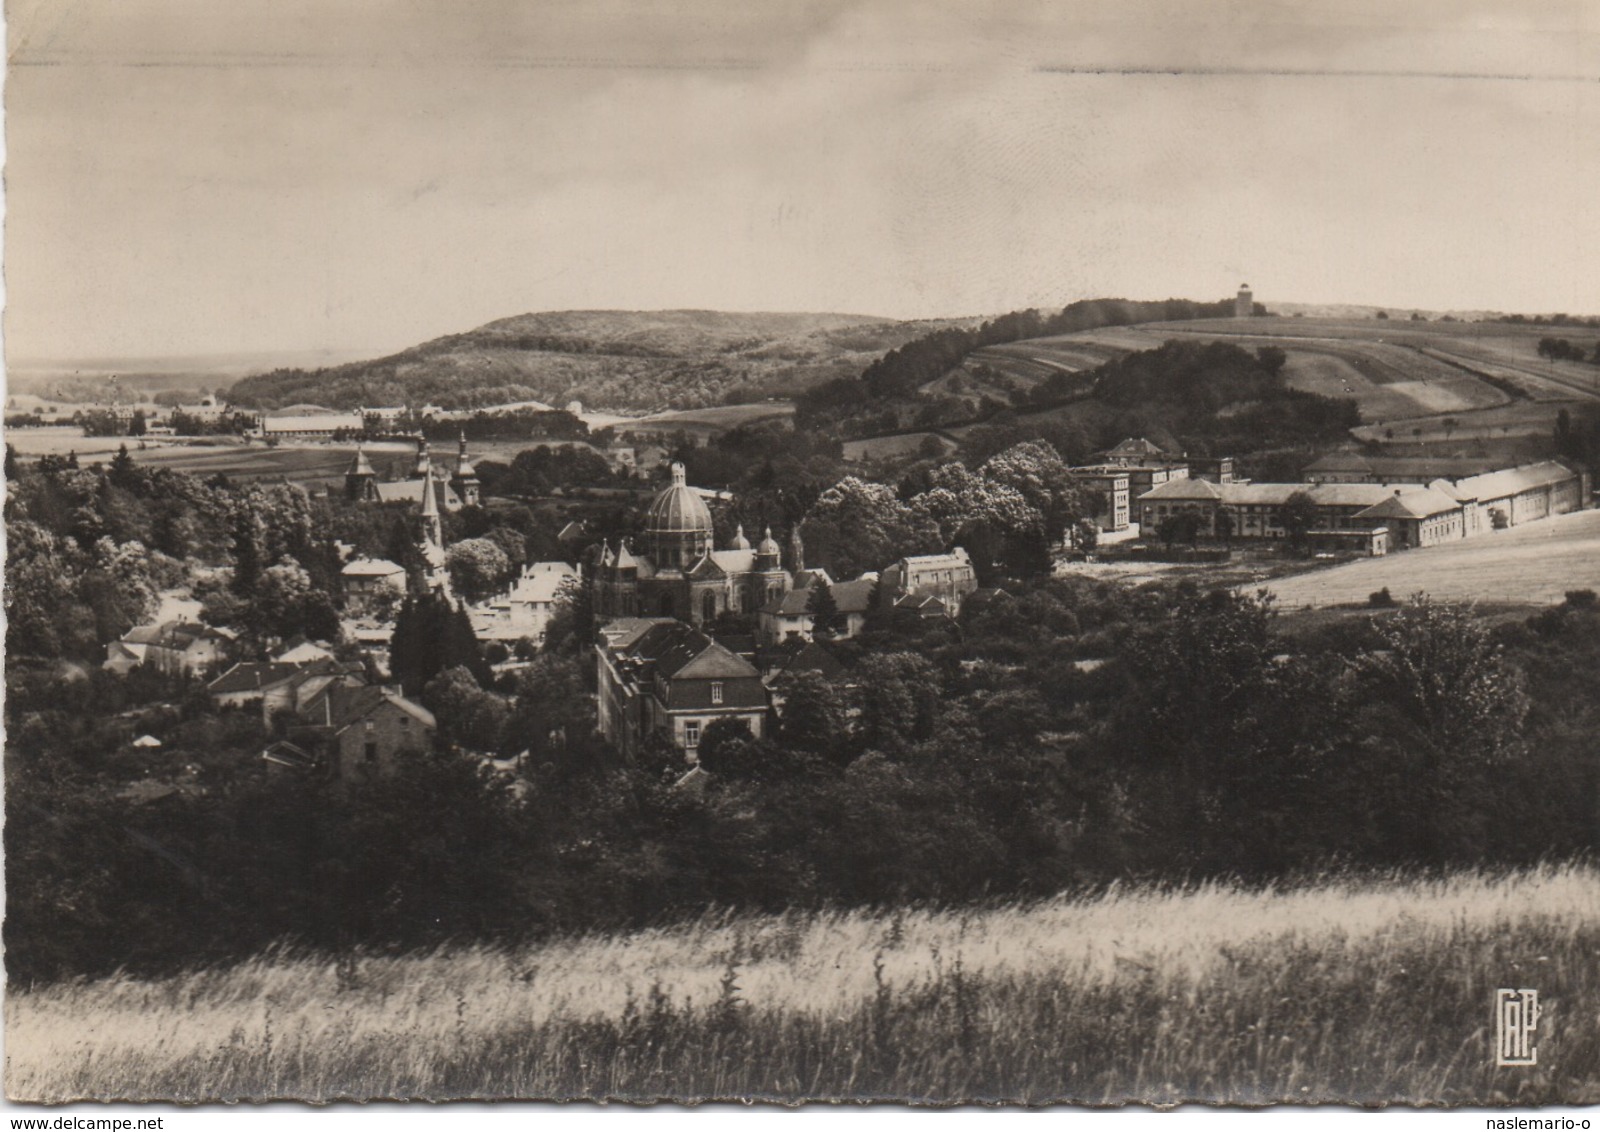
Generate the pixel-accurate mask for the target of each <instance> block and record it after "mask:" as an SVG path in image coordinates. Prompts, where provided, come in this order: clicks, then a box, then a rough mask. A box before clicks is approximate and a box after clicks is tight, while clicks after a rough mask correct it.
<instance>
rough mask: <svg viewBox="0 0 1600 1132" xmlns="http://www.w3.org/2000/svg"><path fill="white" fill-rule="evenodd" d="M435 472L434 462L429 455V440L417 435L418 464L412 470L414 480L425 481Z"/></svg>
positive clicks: (419, 434)
mask: <svg viewBox="0 0 1600 1132" xmlns="http://www.w3.org/2000/svg"><path fill="white" fill-rule="evenodd" d="M432 471H433V460H432V458H431V457H430V456H429V455H428V438H427V437H426V436H423V435H422V434H421V433H418V434H417V462H416V465H415V466H414V467H413V468H412V469H411V478H412V479H414V480H415V479H424V478H426V477H427V476H428V475H429V474H431V473H432Z"/></svg>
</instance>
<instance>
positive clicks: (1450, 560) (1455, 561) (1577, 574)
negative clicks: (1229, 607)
mask: <svg viewBox="0 0 1600 1132" xmlns="http://www.w3.org/2000/svg"><path fill="white" fill-rule="evenodd" d="M1265 588H1266V589H1268V590H1270V591H1271V592H1272V593H1273V594H1275V595H1276V596H1277V599H1278V605H1279V607H1280V608H1283V609H1299V608H1303V607H1306V606H1333V605H1356V604H1360V605H1365V604H1366V601H1367V596H1368V595H1369V594H1372V593H1375V592H1377V591H1378V590H1381V589H1385V588H1387V589H1388V590H1389V592H1390V594H1391V595H1392V596H1393V597H1394V598H1395V599H1396V600H1402V599H1404V598H1407V597H1410V596H1411V595H1412V594H1415V593H1419V592H1425V593H1427V594H1428V595H1429V596H1430V597H1433V598H1437V599H1438V600H1441V601H1484V602H1492V603H1496V604H1507V603H1517V604H1523V605H1550V604H1554V603H1557V602H1560V601H1561V600H1562V598H1563V596H1564V595H1565V594H1566V592H1567V591H1568V590H1578V589H1592V590H1600V511H1579V512H1577V513H1575V514H1571V515H1558V516H1556V517H1554V518H1551V519H1543V520H1540V521H1539V522H1535V523H1527V524H1525V525H1523V526H1520V527H1513V528H1511V529H1510V530H1505V531H1489V532H1486V533H1484V534H1481V535H1477V536H1475V537H1473V538H1470V539H1465V540H1463V541H1460V542H1452V543H1446V544H1444V545H1442V546H1431V547H1428V548H1426V549H1423V550H1407V551H1402V552H1399V553H1396V554H1390V555H1387V556H1385V557H1383V558H1363V559H1360V560H1358V561H1355V562H1348V563H1345V564H1343V565H1340V566H1331V567H1329V568H1327V569H1325V570H1315V571H1312V572H1311V573H1308V574H1297V575H1294V576H1292V577H1287V578H1279V579H1278V580H1276V581H1274V582H1271V583H1269V584H1268V585H1267V586H1266V587H1265Z"/></svg>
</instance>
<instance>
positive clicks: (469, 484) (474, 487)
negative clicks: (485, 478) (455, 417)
mask: <svg viewBox="0 0 1600 1132" xmlns="http://www.w3.org/2000/svg"><path fill="white" fill-rule="evenodd" d="M453 483H454V486H455V489H456V494H457V495H459V496H460V497H461V502H462V503H463V504H464V505H465V506H467V507H476V506H477V505H478V473H477V470H476V469H475V468H473V466H472V457H470V456H468V455H467V430H466V429H462V430H461V444H460V447H459V449H458V450H457V454H456V474H455V479H454V481H453Z"/></svg>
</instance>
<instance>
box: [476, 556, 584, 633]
mask: <svg viewBox="0 0 1600 1132" xmlns="http://www.w3.org/2000/svg"><path fill="white" fill-rule="evenodd" d="M578 581H579V577H578V571H577V570H575V569H574V568H573V567H572V566H570V565H569V564H567V563H565V562H534V563H530V564H529V565H527V566H524V567H523V568H522V574H521V576H519V577H518V578H517V580H516V582H515V583H513V584H512V586H511V588H510V589H509V590H508V591H506V592H505V593H504V594H501V595H500V596H498V597H493V598H490V599H489V600H487V601H484V602H480V603H479V604H478V605H475V606H473V607H472V609H471V610H470V611H469V612H470V614H471V617H472V630H473V632H475V633H476V634H477V635H478V639H479V640H480V641H500V642H501V643H503V644H509V643H512V642H515V641H520V640H522V639H523V638H524V637H526V638H528V639H529V640H531V641H535V642H539V641H543V640H544V634H545V630H546V629H547V628H548V627H549V625H550V618H551V617H552V616H554V614H555V610H556V603H557V601H558V600H559V599H560V597H561V592H562V590H563V588H564V587H566V586H567V585H568V584H569V582H570V583H571V584H573V585H576V584H577V583H578Z"/></svg>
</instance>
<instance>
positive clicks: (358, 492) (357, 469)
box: [344, 444, 378, 503]
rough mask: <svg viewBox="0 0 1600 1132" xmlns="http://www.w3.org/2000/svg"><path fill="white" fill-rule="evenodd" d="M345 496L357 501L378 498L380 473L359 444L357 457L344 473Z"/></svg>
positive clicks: (372, 500)
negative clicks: (374, 469) (373, 468)
mask: <svg viewBox="0 0 1600 1132" xmlns="http://www.w3.org/2000/svg"><path fill="white" fill-rule="evenodd" d="M344 496H345V498H346V499H349V500H351V501H352V502H356V503H375V502H377V499H378V473H377V472H375V471H373V470H372V462H371V461H370V460H368V459H367V453H366V450H365V449H364V448H362V447H361V446H360V445H359V444H358V445H356V458H355V459H354V460H352V461H350V468H349V470H348V471H346V472H345V474H344Z"/></svg>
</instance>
